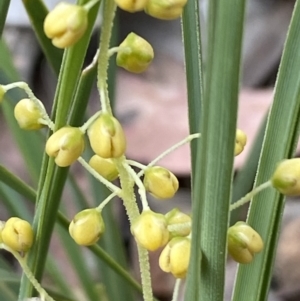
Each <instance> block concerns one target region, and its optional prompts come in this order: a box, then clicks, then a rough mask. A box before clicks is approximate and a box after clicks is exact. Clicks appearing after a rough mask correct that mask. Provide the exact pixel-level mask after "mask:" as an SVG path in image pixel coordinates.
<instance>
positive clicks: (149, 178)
mask: <svg viewBox="0 0 300 301" xmlns="http://www.w3.org/2000/svg"><path fill="white" fill-rule="evenodd" d="M144 185H145V188H146V190H147V191H148V192H150V193H151V194H152V195H153V196H154V197H156V198H158V199H170V198H172V197H173V196H174V194H175V193H176V191H177V190H178V187H179V183H178V180H177V178H176V177H175V175H174V174H173V173H172V172H170V171H169V170H167V169H166V168H163V167H160V166H153V167H149V168H147V169H146V170H145V177H144Z"/></svg>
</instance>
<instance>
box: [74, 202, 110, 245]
mask: <svg viewBox="0 0 300 301" xmlns="http://www.w3.org/2000/svg"><path fill="white" fill-rule="evenodd" d="M104 231H105V225H104V221H103V219H102V216H101V213H100V212H98V211H97V210H96V209H95V208H92V209H85V210H83V211H80V212H79V213H77V214H76V215H75V216H74V218H73V220H72V222H71V223H70V226H69V233H70V235H71V237H72V238H73V239H74V241H75V242H76V243H77V244H78V245H81V246H91V245H93V244H95V243H96V242H97V241H98V240H99V238H100V237H101V235H102V234H103V233H104Z"/></svg>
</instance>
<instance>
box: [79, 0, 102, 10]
mask: <svg viewBox="0 0 300 301" xmlns="http://www.w3.org/2000/svg"><path fill="white" fill-rule="evenodd" d="M99 2H100V0H94V1H90V2H88V3H86V4H84V5H83V7H84V9H85V10H87V11H89V10H90V9H91V8H92V7H93V6H95V5H96V4H97V3H99Z"/></svg>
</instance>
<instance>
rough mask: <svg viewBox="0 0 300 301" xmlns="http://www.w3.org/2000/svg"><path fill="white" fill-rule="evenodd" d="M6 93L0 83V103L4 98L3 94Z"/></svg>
mask: <svg viewBox="0 0 300 301" xmlns="http://www.w3.org/2000/svg"><path fill="white" fill-rule="evenodd" d="M5 93H6V91H5V89H4V88H3V87H2V86H1V85H0V103H1V102H2V101H3V99H4V94H5Z"/></svg>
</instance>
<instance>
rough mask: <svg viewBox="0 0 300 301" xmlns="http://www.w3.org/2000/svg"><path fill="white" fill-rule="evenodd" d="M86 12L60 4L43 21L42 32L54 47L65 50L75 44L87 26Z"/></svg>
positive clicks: (82, 8)
mask: <svg viewBox="0 0 300 301" xmlns="http://www.w3.org/2000/svg"><path fill="white" fill-rule="evenodd" d="M87 14H88V13H87V11H86V9H85V8H84V7H83V6H79V5H75V4H69V3H66V2H60V3H59V4H58V5H57V6H56V7H55V8H54V9H53V10H52V11H50V12H49V14H48V15H47V16H46V18H45V21H44V32H45V34H46V36H47V37H48V38H50V39H52V43H53V45H54V46H56V47H58V48H66V47H70V46H72V45H73V44H75V43H76V42H77V41H78V40H79V39H80V38H81V37H82V36H83V34H84V33H85V30H86V28H87V25H88V15H87Z"/></svg>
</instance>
